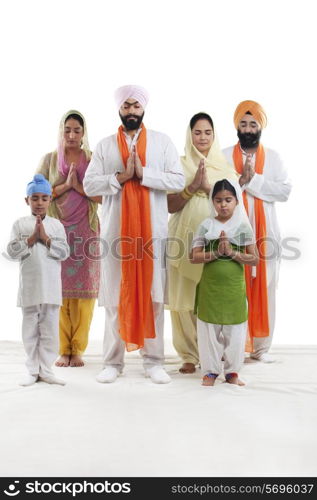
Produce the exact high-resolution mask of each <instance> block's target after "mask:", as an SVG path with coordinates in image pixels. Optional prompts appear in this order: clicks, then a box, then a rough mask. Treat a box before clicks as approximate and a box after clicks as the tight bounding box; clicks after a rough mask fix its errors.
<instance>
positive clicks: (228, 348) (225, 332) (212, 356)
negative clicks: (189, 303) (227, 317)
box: [197, 318, 247, 377]
mask: <svg viewBox="0 0 317 500" xmlns="http://www.w3.org/2000/svg"><path fill="white" fill-rule="evenodd" d="M246 335H247V321H245V322H243V323H239V324H237V325H214V324H213V323H206V322H205V321H202V320H201V319H199V318H197V341H198V350H199V360H200V368H201V373H202V376H203V377H204V376H205V375H207V374H208V373H213V374H215V375H219V374H221V372H222V368H223V371H224V374H225V375H227V374H228V373H239V371H240V369H241V366H242V364H243V361H244V346H245V340H246ZM222 359H223V362H224V363H223V366H222Z"/></svg>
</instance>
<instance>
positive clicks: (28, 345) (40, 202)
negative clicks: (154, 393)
mask: <svg viewBox="0 0 317 500" xmlns="http://www.w3.org/2000/svg"><path fill="white" fill-rule="evenodd" d="M51 194H52V188H51V185H50V183H49V182H48V181H47V180H46V179H45V177H44V176H43V175H42V174H37V175H35V176H34V177H33V180H32V181H31V182H29V183H28V185H27V197H26V198H25V201H26V203H27V205H29V206H30V208H31V215H29V216H27V217H21V218H20V219H18V220H17V221H16V222H15V223H14V224H13V228H12V232H11V241H10V243H9V244H8V248H7V251H8V254H9V255H10V257H11V258H12V259H16V260H19V261H20V286H19V292H18V304H17V305H18V307H22V314H23V322H22V339H23V345H24V349H25V352H26V355H27V360H26V367H27V370H28V375H26V376H25V378H24V380H22V381H21V382H20V385H22V386H29V385H32V384H34V383H35V382H37V381H38V380H40V381H43V382H47V383H48V384H60V385H64V384H65V382H64V381H63V380H60V379H58V378H56V377H55V375H54V373H53V371H52V369H51V367H52V364H53V363H54V361H55V359H56V357H57V354H58V323H59V308H60V305H61V304H62V283H61V261H62V260H65V259H67V257H68V256H69V247H68V244H67V240H66V234H65V230H64V227H63V225H62V224H61V223H60V222H59V220H57V219H54V218H52V217H49V216H48V215H46V214H47V209H48V206H49V204H50V201H51Z"/></svg>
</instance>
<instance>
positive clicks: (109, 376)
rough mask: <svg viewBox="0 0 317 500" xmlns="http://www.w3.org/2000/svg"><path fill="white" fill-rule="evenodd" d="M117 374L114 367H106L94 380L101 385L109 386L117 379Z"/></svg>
mask: <svg viewBox="0 0 317 500" xmlns="http://www.w3.org/2000/svg"><path fill="white" fill-rule="evenodd" d="M118 375H119V372H118V370H117V368H115V367H114V366H106V368H105V369H104V370H102V372H100V373H99V375H97V377H96V380H97V382H100V383H101V384H111V383H112V382H114V381H115V380H116V378H117V377H118Z"/></svg>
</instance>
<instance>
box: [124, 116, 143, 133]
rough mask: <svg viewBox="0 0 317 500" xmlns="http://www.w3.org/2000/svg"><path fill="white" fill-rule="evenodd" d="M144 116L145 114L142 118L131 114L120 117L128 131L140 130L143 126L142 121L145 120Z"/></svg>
mask: <svg viewBox="0 0 317 500" xmlns="http://www.w3.org/2000/svg"><path fill="white" fill-rule="evenodd" d="M119 115H120V113H119ZM143 116H144V113H143V115H141V116H137V115H133V114H132V113H130V114H128V115H126V116H122V115H120V118H121V121H122V123H123V125H124V126H125V128H126V129H127V130H137V129H138V128H140V125H141V123H142V120H143ZM132 118H136V119H135V120H133V119H132Z"/></svg>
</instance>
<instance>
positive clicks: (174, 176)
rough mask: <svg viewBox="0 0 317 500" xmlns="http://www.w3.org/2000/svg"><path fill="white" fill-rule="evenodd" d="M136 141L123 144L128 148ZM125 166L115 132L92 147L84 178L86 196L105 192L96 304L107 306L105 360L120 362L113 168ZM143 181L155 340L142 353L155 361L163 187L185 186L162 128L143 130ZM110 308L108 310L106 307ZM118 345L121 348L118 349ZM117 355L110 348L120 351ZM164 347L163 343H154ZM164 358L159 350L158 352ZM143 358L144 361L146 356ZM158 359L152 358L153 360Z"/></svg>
mask: <svg viewBox="0 0 317 500" xmlns="http://www.w3.org/2000/svg"><path fill="white" fill-rule="evenodd" d="M134 142H135V139H134V141H129V140H128V137H127V143H128V145H129V147H130V148H131V147H132V145H133V144H134ZM124 170H125V168H124V165H123V162H122V158H121V155H120V152H119V148H118V143H117V135H116V134H115V135H112V136H110V137H106V138H105V139H103V140H102V141H100V142H99V144H98V145H97V147H96V150H95V152H94V154H93V156H92V159H91V162H90V164H89V166H88V169H87V171H86V175H85V178H84V181H83V187H84V190H85V193H86V194H87V195H88V196H98V195H99V196H100V195H101V196H103V201H102V213H101V230H100V236H101V253H102V263H101V279H100V289H99V305H100V306H104V307H105V308H106V327H105V340H104V364H105V365H109V364H111V363H113V364H114V365H117V364H118V365H120V366H121V364H122V363H123V361H122V362H121V361H120V362H118V359H120V360H121V358H122V348H120V347H119V346H120V345H121V346H122V343H121V338H120V337H119V333H118V317H117V316H118V305H119V299H120V282H121V259H120V238H121V223H120V222H121V193H122V188H123V186H121V184H120V183H119V182H118V180H117V178H116V173H117V172H124ZM140 183H141V185H143V186H146V187H148V188H150V208H151V221H152V238H153V253H154V265H153V282H152V289H151V296H152V302H153V304H154V303H157V304H161V307H159V306H158V305H155V307H154V312H155V313H156V314H155V327H156V337H157V338H156V339H147V341H146V343H145V346H144V349H143V350H142V351H141V354H142V355H143V357H144V358H145V357H146V356H147V354H148V360H151V359H152V360H153V359H154V358H153V352H152V351H153V349H151V348H150V347H149V346H150V345H151V344H155V343H156V342H158V339H159V338H160V339H161V340H160V341H159V342H160V345H163V344H162V343H163V325H164V323H163V320H161V319H160V317H161V315H162V311H161V310H162V307H163V304H164V302H166V298H167V297H166V262H165V260H166V240H167V219H168V211H167V197H166V192H167V191H173V192H178V191H182V189H184V185H185V179H184V175H183V171H182V167H181V165H180V161H179V157H178V153H177V151H176V148H175V146H174V145H173V143H172V142H171V140H170V139H169V138H168V137H167V136H166V135H165V134H162V133H160V132H155V131H153V130H147V146H146V166H145V167H144V168H143V179H142V180H141V181H140ZM110 308H111V309H110ZM120 349H121V350H120ZM118 350H120V355H119V358H118V357H117V354H116V355H113V356H112V354H111V353H113V352H116V353H118V352H119V351H118ZM158 350H159V351H160V352H162V349H161V347H159V348H158ZM158 358H159V359H160V362H162V358H163V353H162V355H161V354H160V355H159V356H158ZM144 362H145V360H144ZM155 362H156V361H155Z"/></svg>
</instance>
